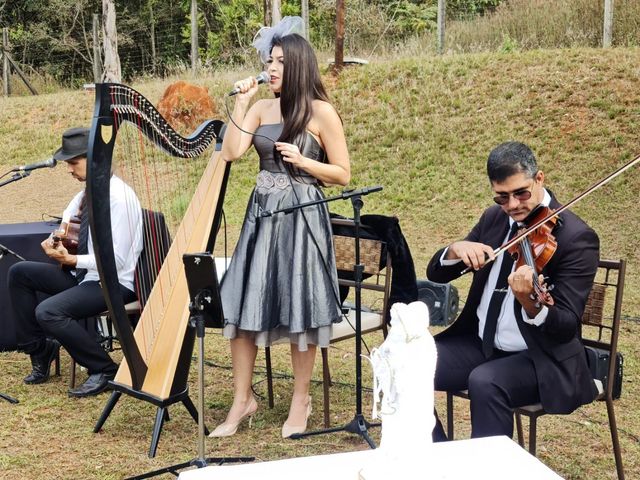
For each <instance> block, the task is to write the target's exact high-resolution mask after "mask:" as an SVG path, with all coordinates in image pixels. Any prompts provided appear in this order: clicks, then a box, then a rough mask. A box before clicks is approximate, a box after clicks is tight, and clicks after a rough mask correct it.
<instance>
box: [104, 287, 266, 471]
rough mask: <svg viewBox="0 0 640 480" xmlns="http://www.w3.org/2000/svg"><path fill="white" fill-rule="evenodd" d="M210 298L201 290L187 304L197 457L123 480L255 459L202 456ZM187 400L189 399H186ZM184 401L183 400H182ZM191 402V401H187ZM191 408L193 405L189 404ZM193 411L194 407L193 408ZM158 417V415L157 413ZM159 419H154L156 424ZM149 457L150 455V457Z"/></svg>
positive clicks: (208, 294) (205, 429) (205, 431)
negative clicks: (193, 349) (194, 345)
mask: <svg viewBox="0 0 640 480" xmlns="http://www.w3.org/2000/svg"><path fill="white" fill-rule="evenodd" d="M210 297H211V293H210V292H209V291H208V290H201V291H199V292H198V294H197V295H195V297H194V299H193V301H192V302H191V303H190V304H189V312H190V313H191V316H190V317H189V327H191V328H195V329H196V337H197V339H198V409H197V410H196V411H195V415H194V412H192V410H191V409H190V408H189V407H188V406H187V405H186V403H185V406H187V410H189V413H191V415H192V416H193V417H194V418H195V419H196V420H197V422H198V456H197V457H196V458H194V459H193V460H190V461H188V462H183V463H178V464H175V465H170V466H168V467H163V468H160V469H158V470H153V471H151V472H148V473H144V474H142V475H138V476H135V477H128V478H127V479H125V480H141V479H144V478H151V477H156V476H158V475H162V474H164V473H172V474H174V475H176V476H177V475H178V473H179V471H180V470H182V469H185V468H189V467H196V468H204V467H206V466H208V465H211V464H216V465H222V464H224V463H234V462H253V461H254V460H255V457H228V458H220V457H205V456H204V437H205V435H208V434H209V431H208V430H207V427H205V425H204V415H203V412H204V327H205V325H204V324H205V317H204V315H203V313H202V311H203V310H204V302H205V301H207V300H206V299H207V298H210ZM114 393H115V392H114ZM186 398H187V399H189V397H188V396H187V397H186ZM183 401H184V400H183ZM189 402H191V400H189ZM191 406H192V407H193V403H191ZM194 410H195V407H194ZM158 415H160V413H158ZM158 418H159V417H156V423H157V421H158ZM150 456H151V455H150Z"/></svg>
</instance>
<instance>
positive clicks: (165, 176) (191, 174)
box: [112, 88, 213, 358]
mask: <svg viewBox="0 0 640 480" xmlns="http://www.w3.org/2000/svg"><path fill="white" fill-rule="evenodd" d="M112 97H113V98H112V102H113V105H114V108H113V110H114V122H116V127H117V130H118V136H117V139H116V147H115V149H114V155H113V163H114V165H115V171H114V173H116V174H117V175H118V176H120V177H121V178H122V179H123V181H125V182H126V183H127V184H128V185H129V186H130V187H131V188H133V190H134V191H135V192H136V194H137V195H138V199H139V200H140V203H141V205H142V207H143V208H144V209H147V210H150V211H152V212H159V213H161V214H163V215H164V219H165V222H166V224H167V227H168V229H169V232H170V234H171V238H172V241H173V242H186V241H187V240H188V238H187V237H188V234H189V229H188V228H182V229H180V230H179V232H180V234H181V238H176V233H177V232H178V226H179V224H180V223H181V222H183V221H184V222H186V223H187V224H188V223H193V222H194V221H195V219H193V218H185V212H186V210H187V206H188V205H189V203H190V202H191V201H192V198H193V196H194V192H195V190H196V186H197V184H198V181H199V179H200V177H201V176H202V173H203V171H204V169H205V167H206V165H207V161H208V158H209V155H208V154H209V153H210V149H209V148H207V147H200V146H198V145H197V144H195V143H194V142H191V143H190V144H189V145H186V148H188V149H192V150H193V152H195V153H199V155H196V154H195V153H193V157H192V158H176V157H173V156H170V155H169V154H168V153H166V151H165V150H168V149H166V148H165V147H164V146H165V145H166V143H167V138H169V136H168V135H167V134H166V133H165V132H163V131H162V128H161V127H160V126H158V125H152V126H149V125H147V122H149V119H153V118H154V117H155V116H156V115H158V114H157V112H155V110H153V109H152V108H149V107H150V106H151V105H150V104H148V105H147V102H146V99H144V97H142V96H140V95H138V94H137V92H134V91H133V90H131V89H127V88H114V90H113V92H112ZM151 107H152V106H151ZM158 116H159V115H158ZM123 119H126V120H127V121H123ZM143 131H144V132H145V133H143ZM181 142H182V141H181V140H178V141H177V142H176V143H178V144H180V143H181ZM182 143H184V142H182ZM158 145H162V146H163V147H162V148H158ZM212 145H213V144H212ZM183 146H185V145H183ZM172 153H173V151H172ZM183 153H185V152H184V150H183ZM188 155H189V156H191V155H192V153H191V150H189V153H188ZM193 201H196V202H197V201H198V199H197V198H194V199H193ZM145 229H146V231H145V232H144V239H145V245H143V249H144V250H145V251H146V252H154V253H155V255H153V256H152V257H151V258H150V259H149V261H148V262H146V263H145V268H146V269H147V270H146V271H145V272H140V273H141V274H139V275H138V279H142V280H146V281H148V282H152V281H153V279H154V278H155V277H156V272H158V271H159V269H160V266H161V265H162V263H163V259H162V258H160V257H159V255H158V253H157V252H159V251H161V250H162V248H161V247H163V246H164V247H165V249H164V251H167V250H168V245H159V243H163V242H164V238H163V235H161V225H160V224H159V223H158V219H157V218H155V217H153V216H151V217H150V218H149V221H148V222H145ZM166 267H167V271H166V272H165V273H163V274H162V275H158V276H157V281H156V282H155V284H154V288H157V289H159V295H156V296H155V297H154V304H153V305H150V308H152V309H153V315H146V316H145V318H144V320H145V321H141V322H139V324H138V325H137V327H136V338H137V339H138V337H139V336H141V337H142V338H144V341H143V342H142V343H144V350H143V348H142V346H141V350H143V357H144V358H149V356H150V354H151V350H152V347H153V340H154V339H155V338H156V336H157V333H158V329H159V328H160V325H161V323H162V320H163V315H164V311H165V304H166V302H168V300H169V299H168V297H169V294H170V292H171V289H172V286H173V285H174V283H175V281H176V279H177V277H178V275H179V273H180V267H181V265H167V266H166ZM137 287H138V290H142V291H144V290H145V288H146V291H149V290H150V287H151V285H144V284H142V285H137ZM136 293H137V294H138V296H140V291H138V292H136ZM147 319H149V320H147ZM137 341H138V342H139V343H140V341H139V340H137Z"/></svg>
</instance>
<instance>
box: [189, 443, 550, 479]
mask: <svg viewBox="0 0 640 480" xmlns="http://www.w3.org/2000/svg"><path fill="white" fill-rule="evenodd" d="M373 455H376V450H364V451H359V452H348V453H336V454H332V455H316V456H312V457H298V458H289V459H286V460H276V461H272V462H257V463H246V464H234V465H223V466H211V467H206V468H201V469H197V470H189V471H185V472H182V473H181V474H180V477H179V480H205V479H215V480H238V479H260V480H265V479H271V478H273V479H278V480H284V479H300V480H358V472H359V471H360V469H362V467H364V466H366V465H367V464H370V460H371V458H372V456H373ZM423 461H424V467H423V469H422V471H418V472H416V474H415V476H412V477H411V478H416V479H418V478H420V479H421V478H424V479H428V480H453V479H465V480H466V479H473V480H483V479H491V480H513V479H514V478H517V479H518V480H558V479H562V477H560V476H559V475H558V474H556V473H554V472H553V471H552V470H551V469H549V468H548V467H547V466H546V465H544V464H543V463H542V462H541V461H540V460H538V459H537V458H536V457H534V456H532V455H530V454H529V453H528V452H527V451H526V450H524V449H523V448H521V447H520V446H519V445H518V444H517V443H515V442H513V441H512V440H511V439H509V438H507V437H504V436H502V437H488V438H478V439H473V440H458V441H454V442H443V443H436V444H434V445H433V453H432V455H431V457H430V458H427V457H426V456H425V458H424V459H423ZM404 478H406V477H404ZM389 480H399V478H397V477H396V478H390V479H389Z"/></svg>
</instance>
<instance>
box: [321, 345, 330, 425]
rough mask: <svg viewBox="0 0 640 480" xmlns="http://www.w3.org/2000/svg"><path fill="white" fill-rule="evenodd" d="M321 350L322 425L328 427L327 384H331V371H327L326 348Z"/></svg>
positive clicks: (327, 356) (327, 358)
mask: <svg viewBox="0 0 640 480" xmlns="http://www.w3.org/2000/svg"><path fill="white" fill-rule="evenodd" d="M320 351H321V352H322V394H323V400H324V427H325V428H329V385H330V384H331V373H330V372H329V355H328V352H327V349H326V348H321V349H320Z"/></svg>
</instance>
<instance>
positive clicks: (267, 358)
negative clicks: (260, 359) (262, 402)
mask: <svg viewBox="0 0 640 480" xmlns="http://www.w3.org/2000/svg"><path fill="white" fill-rule="evenodd" d="M264 359H265V364H266V368H267V395H268V397H269V408H273V405H274V403H273V372H272V370H271V348H269V347H265V349H264Z"/></svg>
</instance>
